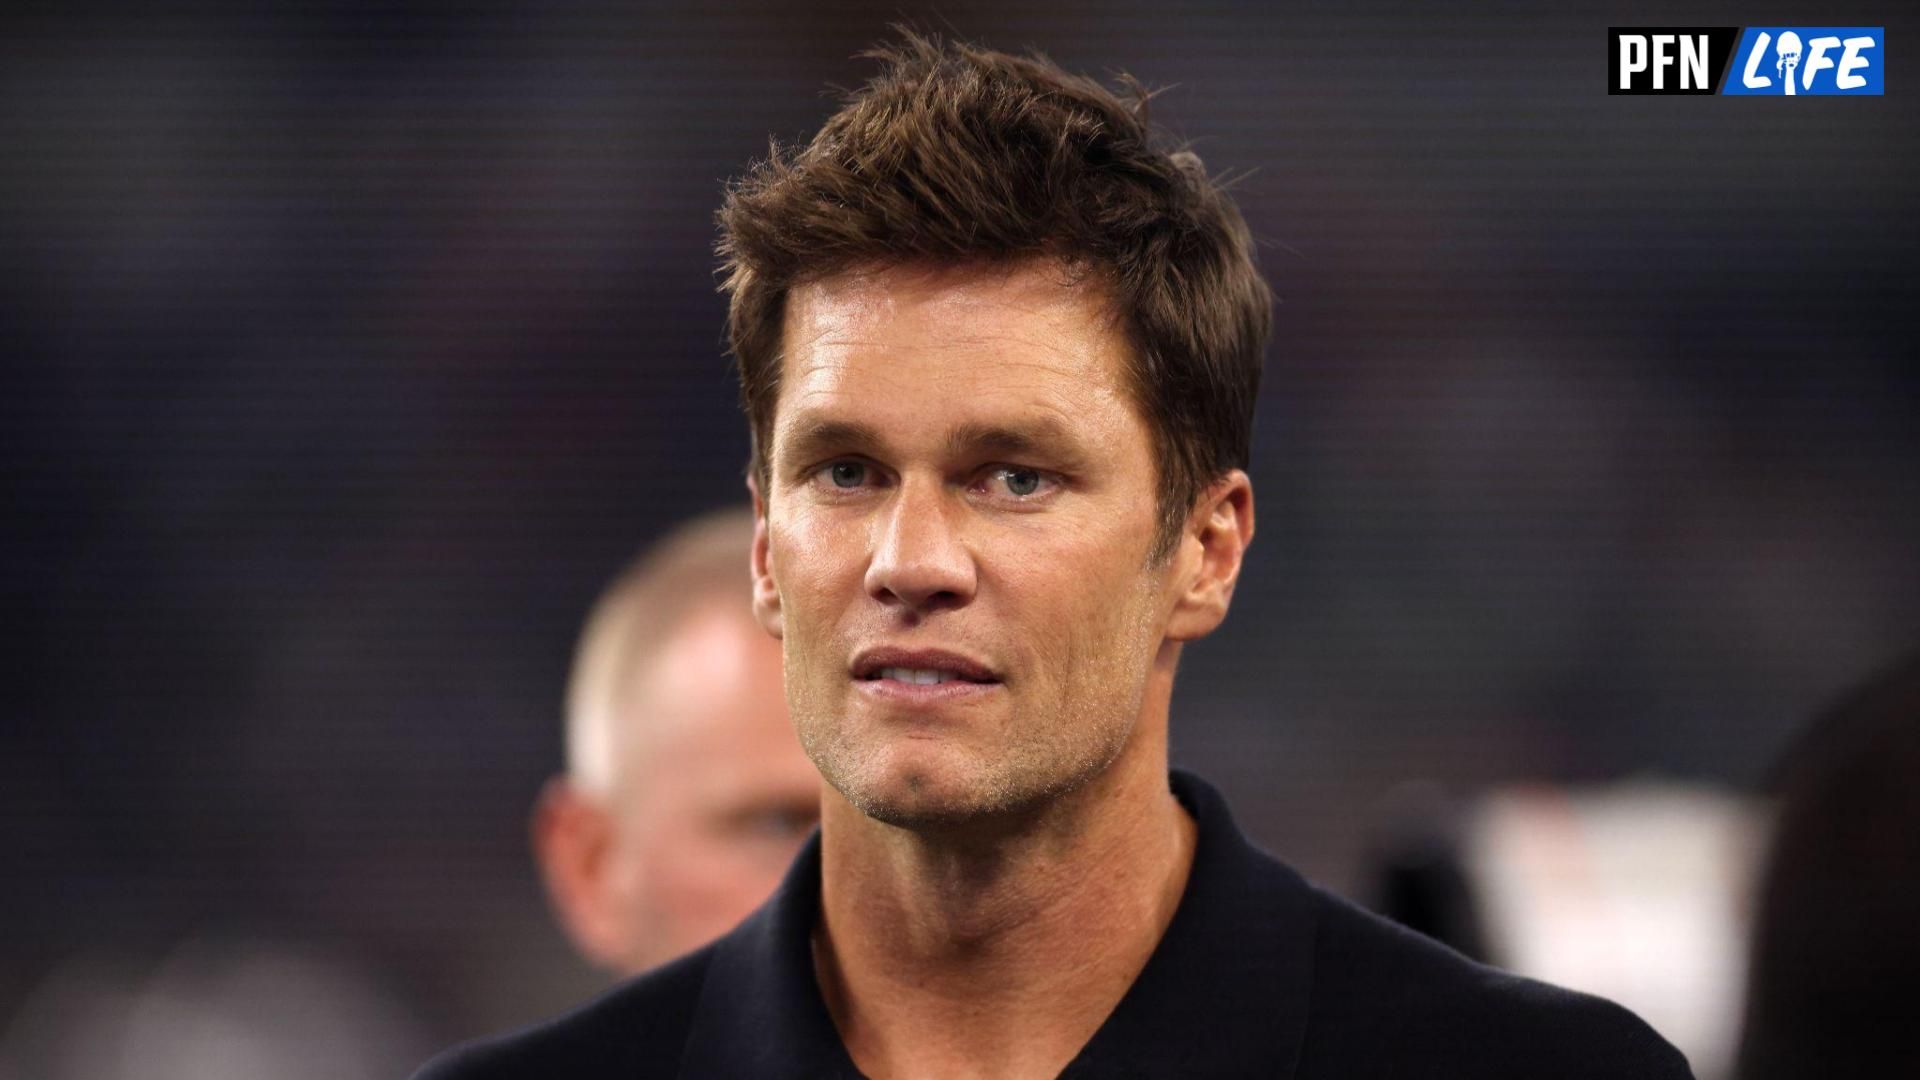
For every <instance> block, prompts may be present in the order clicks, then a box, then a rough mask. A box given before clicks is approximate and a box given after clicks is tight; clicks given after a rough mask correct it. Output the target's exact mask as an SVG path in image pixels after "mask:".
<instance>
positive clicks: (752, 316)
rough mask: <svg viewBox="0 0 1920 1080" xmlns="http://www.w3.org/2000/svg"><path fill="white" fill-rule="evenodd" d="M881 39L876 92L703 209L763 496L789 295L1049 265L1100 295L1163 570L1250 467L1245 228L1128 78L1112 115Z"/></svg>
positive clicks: (1050, 80)
mask: <svg viewBox="0 0 1920 1080" xmlns="http://www.w3.org/2000/svg"><path fill="white" fill-rule="evenodd" d="M896 30H897V32H898V33H899V35H900V39H899V40H898V41H897V42H895V43H890V44H883V45H879V46H876V47H874V48H873V49H871V50H869V51H867V52H865V53H862V54H861V55H862V56H864V57H868V58H872V59H876V60H878V61H880V62H881V65H882V70H881V72H880V73H879V74H878V75H877V76H875V77H874V78H873V79H872V80H871V81H869V82H868V83H867V84H866V86H865V87H863V88H861V89H859V90H856V91H853V92H852V93H850V94H849V95H848V96H847V98H846V101H845V104H844V105H843V107H842V108H841V109H840V110H839V111H838V112H836V113H835V114H834V115H833V116H832V117H831V118H830V119H829V120H828V121H827V122H826V124H825V126H823V127H822V128H821V129H820V130H819V132H818V133H817V134H815V135H814V137H813V139H812V140H811V141H810V142H808V143H807V144H806V145H804V146H792V147H786V148H782V147H781V146H780V145H779V144H778V143H777V142H776V143H774V144H773V145H772V148H771V153H770V156H769V157H768V158H767V159H766V160H765V161H763V162H760V163H759V164H757V165H755V166H754V167H753V168H752V169H751V170H750V171H749V172H748V173H747V175H746V176H744V177H742V178H740V179H738V180H736V181H735V182H733V183H732V184H731V185H729V188H728V191H727V195H726V201H725V204H724V205H723V206H722V208H721V210H720V211H719V215H718V219H719V225H720V232H721V236H720V240H719V243H718V246H717V251H718V253H719V255H720V258H721V273H722V275H723V281H722V285H721V288H722V290H723V291H725V292H726V293H728V294H729V310H728V316H727V337H728V344H729V347H730V349H731V351H732V353H733V356H734V359H735V363H736V366H737V368H738V372H739V376H740V394H741V404H742V407H743V408H744V409H745V411H746V414H747V418H748V422H749V426H750V428H751V429H752V436H753V450H752V453H753V457H752V465H751V468H752V469H753V470H754V473H755V475H756V477H757V478H758V480H759V482H760V490H761V491H762V492H767V491H769V490H770V489H769V487H768V479H769V477H768V472H767V469H768V465H767V458H766V455H767V453H768V450H769V446H770V443H771V440H772V424H773V412H774V404H775V401H776V399H777V398H778V396H779V389H780V364H781V349H780V343H781V332H782V324H783V319H784V315H785V308H786V299H787V296H788V294H789V293H790V292H791V290H792V289H794V288H795V287H796V286H799V285H803V284H806V283H808V282H812V281H817V280H820V279H822V278H825V277H829V276H832V275H835V274H839V273H844V272H848V271H853V270H858V269H866V268H873V267H886V266H892V265H899V264H906V263H916V262H919V263H929V264H936V265H940V264H969V263H981V264H989V265H990V264H996V263H1004V262H1007V261H1012V260H1019V259H1024V258H1028V257H1035V256H1039V257H1050V258H1054V259H1056V260H1058V261H1060V262H1061V263H1062V264H1063V265H1064V266H1066V267H1068V268H1070V270H1071V271H1072V272H1073V274H1074V276H1075V278H1076V279H1078V278H1080V277H1081V275H1083V274H1085V275H1089V276H1091V278H1092V279H1093V280H1094V281H1095V282H1096V283H1097V284H1099V285H1100V286H1101V287H1103V288H1104V290H1105V292H1106V296H1105V299H1106V300H1107V301H1108V304H1109V306H1110V308H1111V311H1112V313H1113V315H1114V316H1115V317H1116V319H1117V322H1118V323H1119V325H1120V327H1121V329H1122V331H1123V332H1124V334H1125V336H1126V337H1127V339H1128V341H1129V344H1130V345H1131V349H1130V350H1129V351H1130V354H1131V355H1130V356H1129V358H1128V361H1127V372H1126V377H1127V380H1128V382H1129V384H1130V386H1129V389H1130V390H1131V391H1132V393H1133V396H1134V399H1135V405H1136V406H1137V407H1138V408H1139V409H1140V411H1141V415H1142V417H1143V419H1145V420H1146V422H1147V424H1148V426H1149V428H1150V429H1151V430H1152V433H1153V438H1154V444H1155V445H1154V452H1155V464H1156V466H1157V471H1158V492H1157V502H1158V506H1157V510H1158V516H1159V529H1158V532H1157V535H1156V538H1155V546H1154V551H1153V555H1154V558H1155V560H1156V561H1157V560H1158V559H1159V558H1161V557H1164V556H1165V555H1167V554H1169V553H1171V551H1172V550H1173V547H1174V545H1175V544H1176V543H1177V541H1178V539H1179V535H1180V530H1181V528H1182V527H1183V525H1184V524H1185V522H1186V518H1187V514H1188V512H1189V511H1190V509H1191V507H1192V505H1193V501H1194V500H1195V499H1196V498H1197V497H1198V496H1199V494H1200V492H1201V491H1202V490H1204V488H1205V487H1206V486H1207V485H1208V484H1210V483H1211V482H1213V481H1214V480H1217V479H1218V478H1219V477H1221V476H1223V475H1224V474H1225V473H1226V472H1227V471H1228V470H1229V469H1233V468H1244V467H1246V465H1247V463H1248V458H1249V454H1250V447H1251V442H1252V432H1253V407H1254V399H1255V397H1256V395H1257V393H1258V391H1259V386H1260V369H1261V364H1262V361H1263V358H1264V354H1265V351H1266V344H1267V337H1268V335H1269V333H1270V332H1271V329H1272V319H1273V315H1272V306H1273V298H1272V293H1271V291H1270V290H1269V288H1268V286H1267V283H1266V281H1265V280H1264V279H1263V278H1262V277H1261V276H1260V273H1259V271H1258V270H1257V269H1256V268H1255V265H1254V251H1253V241H1252V237H1251V234H1250V233H1249V231H1248V229H1247V225H1246V222H1245V221H1244V220H1243V219H1242V218H1241V216H1240V212H1239V210H1238V209H1237V208H1236V207H1235V206H1234V204H1233V200H1232V199H1231V198H1230V197H1229V196H1228V195H1227V193H1226V185H1225V184H1224V183H1221V182H1216V181H1215V180H1213V179H1210V178H1209V177H1208V176H1207V174H1206V171H1205V168H1204V167H1203V166H1202V164H1201V162H1200V159H1199V157H1197V156H1196V155H1194V154H1193V153H1192V152H1191V151H1189V150H1186V149H1184V148H1183V147H1178V146H1172V145H1169V142H1168V139H1167V138H1166V136H1165V135H1164V133H1162V132H1160V131H1159V130H1158V129H1157V128H1155V127H1154V126H1153V125H1152V124H1151V123H1150V122H1149V119H1148V112H1147V103H1148V99H1149V97H1151V94H1150V93H1149V92H1148V91H1147V90H1146V89H1145V88H1144V87H1143V86H1142V85H1141V84H1140V83H1139V82H1138V81H1136V80H1134V79H1133V78H1131V77H1130V76H1126V75H1121V76H1119V83H1120V87H1121V90H1122V91H1123V92H1124V93H1125V97H1122V96H1121V95H1120V94H1116V93H1114V92H1113V91H1110V90H1108V89H1107V88H1106V87H1104V86H1102V85H1101V84H1100V83H1098V82H1096V81H1094V80H1092V79H1089V78H1087V77H1085V76H1081V75H1074V74H1069V73H1068V72H1066V71H1063V70H1062V69H1061V68H1059V67H1058V66H1056V65H1055V64H1054V63H1053V62H1052V61H1050V60H1048V59H1047V58H1046V57H1045V56H1043V55H1041V54H1040V53H1038V52H1034V53H1030V54H1029V55H1026V56H1012V55H1008V54H1006V53H1001V52H994V51H990V50H987V49H982V48H979V47H976V46H973V45H968V44H964V43H952V42H943V41H942V40H941V39H940V38H939V37H938V36H922V35H920V34H916V33H914V32H912V31H910V30H906V29H904V28H896Z"/></svg>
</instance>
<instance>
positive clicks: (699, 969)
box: [414, 946, 713, 1080]
mask: <svg viewBox="0 0 1920 1080" xmlns="http://www.w3.org/2000/svg"><path fill="white" fill-rule="evenodd" d="M712 956H713V946H708V947H707V948H704V949H701V950H699V951H698V952H694V953H691V954H689V955H687V956H683V957H681V958H680V959H678V960H675V961H673V962H672V963H669V964H666V965H664V966H662V967H658V968H655V969H653V970H652V971H649V972H647V973H645V974H643V975H638V976H635V977H634V978H632V979H630V980H628V981H627V982H624V983H621V984H620V985H619V986H616V987H614V988H613V989H612V990H609V991H607V992H606V993H605V994H602V995H601V996H600V997H598V998H596V999H594V1000H593V1001H591V1002H589V1003H587V1004H585V1005H583V1006H581V1007H579V1008H577V1009H575V1010H573V1011H572V1012H568V1013H566V1014H564V1015H561V1016H559V1017H557V1018H555V1019H552V1020H548V1021H546V1022H545V1023H541V1024H536V1025H534V1026H532V1027H529V1028H525V1029H522V1030H520V1031H516V1032H513V1033H511V1034H508V1035H501V1036H495V1037H493V1038H489V1039H482V1040H479V1041H476V1042H470V1043H466V1044H463V1045H461V1046H456V1047H454V1048H453V1049H451V1050H448V1051H446V1052H444V1053H442V1054H440V1055H439V1056H438V1057H436V1058H434V1059H433V1060H432V1061H429V1062H427V1064H426V1065H425V1066H423V1067H422V1068H421V1070H420V1071H419V1072H417V1073H415V1074H414V1080H495V1078H506V1077H526V1076H565V1077H569V1078H573V1077H579V1078H582V1080H588V1078H593V1077H602V1076H606V1077H611V1076H620V1077H647V1076H671V1075H673V1073H674V1071H675V1069H676V1068H677V1067H678V1065H679V1060H680V1051H681V1048H682V1047H683V1046H684V1045H685V1044H686V1039H687V1032H688V1030H689V1029H690V1028H691V1026H692V1024H693V1016H694V1012H695V1009H696V1007H697V1006H698V1004H699V1001H700V990H701V987H702V986H703V985H704V984H705V981H706V973H707V968H708V966H709V965H710V963H711V962H712Z"/></svg>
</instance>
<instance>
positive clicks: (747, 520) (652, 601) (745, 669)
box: [532, 506, 820, 974]
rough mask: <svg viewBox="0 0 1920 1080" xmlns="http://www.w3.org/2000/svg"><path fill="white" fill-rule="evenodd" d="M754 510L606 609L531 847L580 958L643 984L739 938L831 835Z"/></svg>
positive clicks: (585, 636) (582, 660) (674, 556)
mask: <svg viewBox="0 0 1920 1080" xmlns="http://www.w3.org/2000/svg"><path fill="white" fill-rule="evenodd" d="M752 542H753V511H752V510H751V509H750V508H748V507H745V506H742V507H739V508H737V509H731V510H723V511H719V512H715V513H711V514H708V515H706V516H704V517H700V518H697V519H694V520H693V521H690V522H687V523H686V524H684V525H682V526H680V527H679V528H677V529H675V530H674V531H673V532H672V533H671V534H669V535H668V536H666V537H665V538H663V539H662V540H660V541H659V542H658V543H657V544H655V545H654V546H653V547H652V548H651V549H650V550H648V551H647V552H646V553H645V554H643V555H642V556H641V557H639V558H638V559H636V560H635V561H634V562H633V563H632V564H631V565H630V566H628V567H627V568H626V569H625V570H624V571H623V572H622V573H621V574H620V575H619V576H618V577H617V578H616V579H615V580H614V581H613V583H612V584H611V585H610V586H608V588H607V590H606V591H605V593H604V594H603V595H602V596H601V597H600V599H599V601H598V602H597V603H596V604H595V606H594V608H593V611H592V613H591V614H590V615H589V616H588V618H587V621H586V625H585V627H584V628H583V630H582V631H581V634H580V640H579V643H578V645H577V646H576V648H575V652H574V660H573V671H572V675H571V678H570V681H569V684H568V687H567V709H566V712H567V717H566V762H567V771H566V774H565V775H563V776H557V777H555V778H553V779H552V780H550V781H549V782H548V783H547V785H546V788H545V789H544V790H543V791H542V792H541V796H540V799H539V802H538V803H537V805H536V806H535V809H534V814H533V823H532V831H533V845H534V851H535V853H536V855H537V858H538V861H539V864H540V868H541V870H542V873H543V875H544V877H545V879H546V884H547V889H548V893H549V895H550V896H551V898H552V901H553V906H554V909H555V911H556V913H557V914H558V916H559V918H560V921H561V924H562V925H563V926H564V927H565V929H566V931H567V934H568V936H569V937H570V938H571V939H572V940H573V943H574V945H575V947H577V948H578V949H579V951H580V953H581V955H582V956H584V957H586V958H587V959H588V960H589V961H590V962H592V963H594V964H596V965H598V966H600V967H602V968H605V969H608V970H610V971H612V972H615V973H618V974H631V973H634V972H638V971H643V970H645V969H647V968H649V967H652V966H654V965H656V964H659V963H662V962H663V961H666V960H670V959H672V958H673V957H675V956H678V955H680V954H681V953H684V952H688V951H690V950H692V949H695V948H698V947H699V946H701V945H705V944H706V943H707V942H709V941H712V940H713V939H714V938H716V937H719V936H720V935H721V934H723V933H725V932H726V931H728V930H730V929H732V928H733V926H734V924H735V923H737V922H739V921H740V919H741V918H742V917H744V916H745V915H746V914H747V913H748V912H750V911H752V910H753V909H754V908H755V907H757V906H759V904H760V902H761V901H763V900H765V899H766V898H767V897H768V895H770V894H771V893H772V892H773V889H774V886H775V885H778V884H779V882H780V875H781V874H782V873H783V872H784V871H785V870H786V867H787V864H788V863H789V862H790V861H792V859H793V855H794V852H795V851H797V850H798V849H799V847H800V843H801V841H802V840H804V839H805V838H806V835H807V833H808V832H809V831H811V830H812V829H813V827H814V824H815V822H816V821H817V820H818V819H819V806H820V775H819V773H817V772H815V771H814V768H813V764H812V762H810V761H808V760H807V757H806V755H805V754H803V753H801V751H800V744H799V742H798V741H796V740H795V738H794V734H793V727H792V725H791V724H790V723H789V722H788V719H787V702H786V696H785V694H784V693H783V691H782V687H781V676H780V646H779V643H778V642H776V641H774V640H773V639H771V638H769V637H768V636H767V634H766V631H764V630H762V629H761V628H760V625H759V624H758V623H757V622H756V621H755V620H754V617H753V607H752V601H753V597H752V589H751V583H750V581H749V579H748V577H747V556H748V548H749V547H750V546H751V544H752Z"/></svg>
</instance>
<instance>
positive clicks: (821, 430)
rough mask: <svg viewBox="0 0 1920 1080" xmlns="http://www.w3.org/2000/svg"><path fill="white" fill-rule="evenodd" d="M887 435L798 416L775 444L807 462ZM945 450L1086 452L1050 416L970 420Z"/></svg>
mask: <svg viewBox="0 0 1920 1080" xmlns="http://www.w3.org/2000/svg"><path fill="white" fill-rule="evenodd" d="M885 445H886V440H885V439H884V438H882V437H881V436H880V433H879V432H878V431H876V430H875V429H874V428H873V427H871V426H870V425H867V424H865V423H862V422H860V421H858V420H833V419H826V418H821V419H812V420H809V419H801V420H799V421H797V422H796V423H795V425H794V427H793V429H792V430H791V433H790V434H789V435H788V436H787V438H786V439H785V441H784V442H783V443H782V445H781V447H780V460H781V462H782V463H783V464H785V463H796V464H798V463H810V462H812V461H814V460H815V459H816V458H819V457H824V456H827V455H829V454H834V453H875V452H877V451H879V450H880V449H881V448H882V447H884V446H885ZM946 451H947V454H948V455H949V456H953V457H962V456H969V455H981V454H1011V455H1044V456H1046V457H1048V458H1051V459H1054V460H1055V461H1056V462H1058V463H1060V464H1062V465H1065V466H1069V467H1076V466H1079V465H1080V463H1081V462H1082V461H1084V460H1085V458H1086V457H1087V453H1086V451H1085V449H1083V447H1082V445H1081V442H1080V440H1079V439H1078V438H1076V437H1075V436H1074V435H1073V433H1072V432H1070V431H1068V430H1067V427H1066V425H1065V424H1063V423H1061V422H1060V421H1059V420H1057V419H1055V418H1054V417H1051V416H1037V417H1034V418H1032V419H1029V420H1023V421H1018V422H1015V423H985V422H980V421H969V422H967V423H964V424H961V425H959V426H957V427H955V428H954V429H953V430H952V431H950V432H948V433H947V445H946Z"/></svg>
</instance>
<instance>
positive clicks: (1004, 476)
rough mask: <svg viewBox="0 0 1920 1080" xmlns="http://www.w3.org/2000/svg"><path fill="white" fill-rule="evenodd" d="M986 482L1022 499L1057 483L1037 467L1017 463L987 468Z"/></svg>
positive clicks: (1045, 490) (1029, 497)
mask: <svg viewBox="0 0 1920 1080" xmlns="http://www.w3.org/2000/svg"><path fill="white" fill-rule="evenodd" d="M987 482H988V483H990V484H995V485H998V487H999V488H1000V490H1001V491H1002V492H1005V493H1006V494H1008V495H1011V496H1013V498H1015V499H1017V500H1022V501H1024V500H1027V499H1032V498H1034V497H1036V496H1040V495H1044V494H1046V493H1047V492H1049V491H1051V490H1052V486H1053V485H1056V484H1057V483H1058V481H1056V480H1054V479H1053V478H1052V477H1050V476H1048V475H1047V474H1046V473H1043V472H1041V471H1040V470H1039V469H1026V468H1021V467H1020V466H1018V465H995V466H994V467H993V468H991V469H989V470H987Z"/></svg>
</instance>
